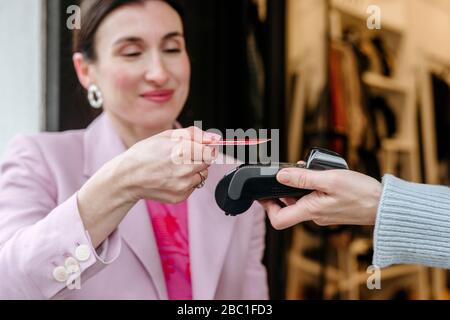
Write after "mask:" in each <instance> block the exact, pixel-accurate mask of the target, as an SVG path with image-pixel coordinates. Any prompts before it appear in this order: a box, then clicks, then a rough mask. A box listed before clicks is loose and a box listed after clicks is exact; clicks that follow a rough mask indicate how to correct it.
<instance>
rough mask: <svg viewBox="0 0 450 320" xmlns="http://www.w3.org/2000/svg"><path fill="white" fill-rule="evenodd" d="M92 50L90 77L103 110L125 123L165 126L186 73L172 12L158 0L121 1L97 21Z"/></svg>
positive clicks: (180, 97)
mask: <svg viewBox="0 0 450 320" xmlns="http://www.w3.org/2000/svg"><path fill="white" fill-rule="evenodd" d="M95 51H96V54H97V59H96V61H95V62H94V63H93V65H92V66H91V67H90V69H91V71H90V73H91V76H90V79H91V81H92V82H93V83H94V84H96V85H97V86H98V87H99V89H100V91H101V92H102V94H103V98H104V109H105V110H106V111H107V112H109V113H110V114H111V115H112V116H113V117H114V118H115V119H116V120H119V121H121V122H122V123H123V124H125V125H126V126H128V127H132V128H135V129H144V130H165V129H171V128H172V125H173V123H174V121H175V120H176V118H177V117H178V115H179V114H180V112H181V110H182V109H183V106H184V104H185V102H186V99H187V96H188V92H189V82H190V73H191V70H190V63H189V57H188V55H187V52H186V47H185V41H184V36H183V24H182V21H181V18H180V16H179V15H178V13H177V12H176V11H175V10H174V9H173V8H172V7H170V6H169V5H168V4H167V3H165V2H164V1H157V0H151V1H145V2H144V3H137V4H131V5H125V6H123V7H121V8H119V9H117V10H116V11H114V12H112V13H111V14H110V15H109V16H107V17H106V19H105V20H103V22H102V23H101V25H100V27H99V28H98V30H97V33H96V38H95Z"/></svg>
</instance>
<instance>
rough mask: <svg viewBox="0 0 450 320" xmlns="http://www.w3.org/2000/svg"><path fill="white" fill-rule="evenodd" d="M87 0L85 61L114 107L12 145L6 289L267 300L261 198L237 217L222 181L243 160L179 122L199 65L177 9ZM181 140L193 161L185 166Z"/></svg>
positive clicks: (1, 290)
mask: <svg viewBox="0 0 450 320" xmlns="http://www.w3.org/2000/svg"><path fill="white" fill-rule="evenodd" d="M81 8H82V20H81V22H82V23H81V30H79V31H77V32H76V33H75V35H74V48H75V53H74V54H73V63H74V67H75V70H76V73H77V76H78V79H79V82H80V83H81V85H82V86H83V87H84V88H85V89H87V90H88V92H89V95H88V99H89V102H90V104H91V105H92V106H93V107H96V108H97V107H100V106H101V107H102V108H103V114H102V115H100V117H99V118H98V119H97V120H96V121H94V122H93V123H92V124H91V125H90V126H89V127H88V128H87V129H85V130H76V131H69V132H63V133H54V134H49V133H41V134H37V135H32V136H19V137H18V138H16V139H15V140H14V141H13V142H12V143H11V144H10V145H11V147H10V149H9V150H8V153H7V156H6V160H5V162H4V163H3V165H2V167H1V173H2V175H1V178H0V217H1V218H0V243H1V246H0V274H2V281H1V282H0V298H34V299H51V298H65V299H121V298H123V299H264V298H267V297H268V290H267V283H266V270H265V268H264V266H263V264H262V262H261V260H262V256H263V251H264V233H265V225H264V212H263V210H262V207H261V206H258V205H255V206H253V207H252V208H251V209H250V210H249V211H250V213H249V214H248V215H245V216H242V217H238V218H237V219H229V218H227V217H226V216H225V215H224V214H223V212H221V210H220V209H219V208H218V207H217V206H216V204H215V200H214V187H215V185H216V184H217V183H218V181H219V179H220V178H221V177H223V176H224V174H225V173H226V172H228V171H229V170H231V169H233V167H234V166H230V165H220V166H219V165H216V164H212V162H213V160H214V159H216V158H217V156H218V153H217V149H216V148H215V147H211V146H208V145H207V144H208V143H209V144H211V143H212V142H213V141H214V140H215V139H217V138H218V137H215V136H214V135H211V134H207V133H205V132H203V131H201V130H200V129H198V128H193V127H191V128H189V129H179V128H180V125H179V124H178V123H177V121H176V120H177V118H178V116H179V114H180V112H181V110H182V109H183V107H184V105H185V102H186V99H187V96H188V92H189V87H190V75H191V67H190V61H189V58H188V54H187V50H186V46H185V41H184V36H183V35H184V27H183V22H182V19H181V16H180V14H179V13H178V11H177V10H176V6H174V5H173V4H172V2H171V1H163V0H146V1H136V0H135V1H133V0H130V1H124V0H121V1H119V0H117V1H114V0H86V1H84V2H83V3H82V6H81ZM174 136H177V137H183V138H182V139H173V137H174ZM174 151H177V152H176V154H179V156H180V158H182V159H186V160H187V161H181V162H179V161H177V163H175V161H173V160H174V159H173V154H174ZM178 151H180V152H178ZM186 155H189V157H186ZM205 182H206V183H205ZM24 194H26V195H27V197H26V201H21V200H20V201H19V200H18V199H23V195H24ZM30 244H31V245H30ZM22 248H27V249H26V250H22ZM80 278H81V284H82V286H81V288H79V290H70V288H73V286H72V284H73V283H74V282H76V281H77V279H78V280H79V279H80Z"/></svg>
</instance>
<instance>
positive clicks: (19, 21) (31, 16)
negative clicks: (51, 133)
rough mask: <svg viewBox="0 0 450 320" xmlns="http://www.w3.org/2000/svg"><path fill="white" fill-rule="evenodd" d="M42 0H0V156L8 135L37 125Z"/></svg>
mask: <svg viewBox="0 0 450 320" xmlns="http://www.w3.org/2000/svg"><path fill="white" fill-rule="evenodd" d="M43 2H44V1H43V0H15V1H0V160H1V159H2V156H3V154H4V151H5V147H6V145H7V143H8V142H9V141H10V140H11V138H12V137H14V136H15V135H16V134H18V133H34V132H38V131H39V130H40V129H41V124H42V121H41V120H42V119H43V116H42V110H43V107H42V104H43V101H44V99H43V85H44V77H43V72H44V63H43V61H44V60H43V56H44V50H43V49H44V46H43V37H44V35H45V33H44V29H43V18H44V10H43Z"/></svg>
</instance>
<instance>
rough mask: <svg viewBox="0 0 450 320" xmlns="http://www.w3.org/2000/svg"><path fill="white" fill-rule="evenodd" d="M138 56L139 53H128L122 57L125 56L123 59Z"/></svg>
mask: <svg viewBox="0 0 450 320" xmlns="http://www.w3.org/2000/svg"><path fill="white" fill-rule="evenodd" d="M140 55H141V53H140V52H130V53H124V54H123V56H125V57H138V56H140Z"/></svg>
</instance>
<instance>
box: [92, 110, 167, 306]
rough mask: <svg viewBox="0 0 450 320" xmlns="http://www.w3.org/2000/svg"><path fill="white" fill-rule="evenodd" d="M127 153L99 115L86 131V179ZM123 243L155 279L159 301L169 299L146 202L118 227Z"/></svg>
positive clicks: (109, 125)
mask: <svg viewBox="0 0 450 320" xmlns="http://www.w3.org/2000/svg"><path fill="white" fill-rule="evenodd" d="M125 151H126V147H125V145H124V144H123V142H122V140H121V138H120V136H119V135H118V134H117V132H116V131H115V130H114V127H113V125H112V123H111V120H110V119H109V117H108V115H107V114H105V113H103V114H102V115H100V116H99V117H98V118H97V119H96V120H95V121H94V122H93V123H92V124H91V125H90V126H89V128H88V129H87V130H86V133H85V139H84V154H85V163H84V175H85V177H86V178H89V177H91V176H92V175H94V173H95V172H97V171H98V169H100V167H102V166H103V165H104V164H105V163H106V162H108V161H109V160H111V159H113V158H114V157H116V156H118V155H120V154H121V153H123V152H125ZM119 232H120V234H121V236H122V238H123V240H124V241H125V242H126V243H127V244H128V246H129V247H130V249H131V250H132V251H133V252H134V254H135V255H136V256H137V258H138V259H139V261H140V262H141V263H142V265H143V266H144V268H145V270H146V271H147V272H148V274H149V275H150V277H151V278H152V280H153V282H154V284H155V287H156V289H157V291H158V294H159V297H160V299H167V290H166V285H165V280H164V273H163V270H162V266H161V259H160V256H159V252H158V247H157V245H156V240H155V236H154V233H153V228H152V225H151V221H150V218H149V216H148V212H147V207H146V205H145V201H142V200H141V201H139V202H138V203H137V204H136V205H135V206H134V207H133V208H132V209H131V210H130V211H129V212H128V214H127V216H126V217H125V218H124V219H123V221H122V222H121V224H120V225H119Z"/></svg>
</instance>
